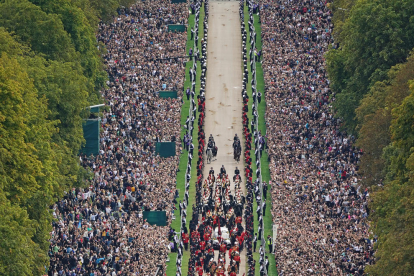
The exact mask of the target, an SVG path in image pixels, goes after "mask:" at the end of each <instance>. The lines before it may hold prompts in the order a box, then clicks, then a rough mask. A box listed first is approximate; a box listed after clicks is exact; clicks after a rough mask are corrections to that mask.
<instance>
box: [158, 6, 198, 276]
mask: <svg viewBox="0 0 414 276" xmlns="http://www.w3.org/2000/svg"><path fill="white" fill-rule="evenodd" d="M194 20H195V16H194V15H190V16H189V18H188V24H189V29H191V28H192V27H193V26H194V23H195V22H194ZM203 22H204V4H203V5H202V6H201V7H200V20H199V28H198V36H199V40H198V45H197V47H198V49H200V52H201V39H202V38H203V37H204V25H203ZM193 47H194V40H191V32H188V36H187V48H186V50H187V53H188V52H189V50H190V48H193ZM193 50H194V49H193ZM192 66H193V63H192V62H188V63H187V64H186V80H185V82H184V91H185V90H186V89H187V87H190V88H191V81H190V78H189V71H190V68H191V67H192ZM200 76H201V63H200V61H197V79H196V91H195V95H196V97H197V95H199V94H200V87H201V82H200ZM184 96H185V94H184ZM195 102H196V104H197V100H195ZM189 107H190V101H185V103H184V104H183V106H182V109H181V125H184V124H185V120H186V119H187V116H188V109H189ZM198 116H199V114H197V118H196V119H195V121H194V130H193V144H194V155H193V161H192V164H191V181H190V188H189V191H188V193H189V197H188V206H187V223H186V226H187V229H188V228H189V226H190V220H191V217H192V216H193V208H192V205H193V204H194V203H195V196H196V187H195V185H196V180H197V169H196V166H197V158H198V130H199V127H198ZM185 132H186V129H185V128H183V129H182V131H181V138H182V139H183V137H184V135H185ZM187 159H188V151H186V150H185V149H183V153H182V154H181V157H180V165H179V168H180V171H179V172H178V173H177V189H180V197H179V198H178V199H177V200H178V202H179V200H184V193H185V172H186V169H187ZM176 207H177V210H175V211H174V215H175V216H176V220H175V221H174V222H173V223H172V224H171V225H172V227H173V228H174V229H175V230H176V231H178V230H179V229H180V226H181V224H180V214H179V207H178V204H177V206H176ZM168 256H169V257H170V264H169V265H168V266H167V271H166V273H167V276H175V273H176V271H177V267H176V265H175V260H176V257H177V253H169V254H168ZM189 259H190V250H188V251H185V250H184V251H183V258H182V264H181V275H187V273H188V261H189Z"/></svg>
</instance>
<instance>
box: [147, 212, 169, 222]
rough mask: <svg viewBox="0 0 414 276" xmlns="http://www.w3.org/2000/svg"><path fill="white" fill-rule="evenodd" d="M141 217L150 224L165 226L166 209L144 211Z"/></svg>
mask: <svg viewBox="0 0 414 276" xmlns="http://www.w3.org/2000/svg"><path fill="white" fill-rule="evenodd" d="M142 218H143V219H146V220H147V222H148V223H149V224H151V225H154V224H156V225H157V226H167V212H166V211H144V212H142Z"/></svg>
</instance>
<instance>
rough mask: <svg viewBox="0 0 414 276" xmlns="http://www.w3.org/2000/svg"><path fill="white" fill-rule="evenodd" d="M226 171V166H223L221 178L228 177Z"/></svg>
mask: <svg viewBox="0 0 414 276" xmlns="http://www.w3.org/2000/svg"><path fill="white" fill-rule="evenodd" d="M226 174H227V173H226V169H225V168H224V165H221V168H220V178H223V177H224V176H225V175H226Z"/></svg>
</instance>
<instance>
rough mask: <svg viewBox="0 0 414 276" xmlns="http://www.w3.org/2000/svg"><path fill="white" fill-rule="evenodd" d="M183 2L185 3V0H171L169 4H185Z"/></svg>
mask: <svg viewBox="0 0 414 276" xmlns="http://www.w3.org/2000/svg"><path fill="white" fill-rule="evenodd" d="M185 2H187V0H171V3H174V4H176V3H185Z"/></svg>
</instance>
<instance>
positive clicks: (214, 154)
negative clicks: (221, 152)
mask: <svg viewBox="0 0 414 276" xmlns="http://www.w3.org/2000/svg"><path fill="white" fill-rule="evenodd" d="M217 151H218V148H217V147H214V148H213V157H217ZM216 159H217V158H216Z"/></svg>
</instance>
